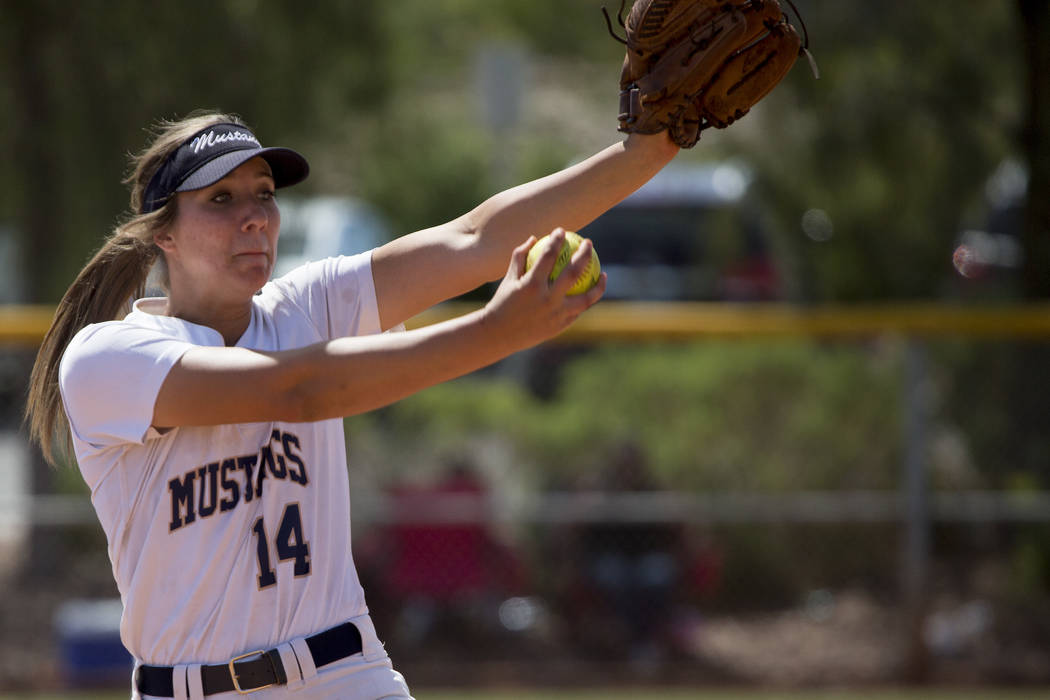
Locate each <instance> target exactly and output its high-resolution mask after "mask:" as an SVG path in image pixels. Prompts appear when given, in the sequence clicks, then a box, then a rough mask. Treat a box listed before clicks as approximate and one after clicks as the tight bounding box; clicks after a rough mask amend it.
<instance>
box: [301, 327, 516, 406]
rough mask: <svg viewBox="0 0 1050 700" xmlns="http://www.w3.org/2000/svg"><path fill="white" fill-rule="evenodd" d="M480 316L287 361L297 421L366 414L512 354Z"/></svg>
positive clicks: (327, 347) (357, 340)
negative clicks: (292, 376) (290, 366)
mask: <svg viewBox="0 0 1050 700" xmlns="http://www.w3.org/2000/svg"><path fill="white" fill-rule="evenodd" d="M521 343H522V341H521V340H520V339H518V341H517V343H515V342H514V339H513V337H512V336H511V337H507V335H506V334H503V333H500V332H499V331H498V330H497V329H496V328H493V327H491V321H490V320H489V319H487V318H486V314H485V311H484V310H479V311H475V312H473V313H470V314H467V315H465V316H462V317H460V318H456V319H452V320H450V321H446V322H443V323H440V324H435V325H432V326H427V327H424V328H419V329H415V330H412V331H408V332H404V333H386V334H381V335H374V336H364V337H354V338H339V339H336V340H332V341H329V342H327V343H324V344H322V345H318V346H313V347H311V348H307V349H305V350H304V351H302V352H301V353H299V354H298V355H295V354H293V356H290V357H288V358H286V360H287V361H290V362H291V363H293V364H294V365H295V366H296V367H295V369H293V370H292V372H294V373H296V374H297V375H298V379H297V381H296V382H295V384H294V387H293V389H292V393H293V400H292V401H291V402H290V403H291V405H293V406H296V407H297V411H298V413H299V415H298V416H297V417H296V419H297V420H301V421H309V420H321V419H326V418H334V417H340V416H350V415H356V414H359V413H364V412H367V411H370V410H374V409H376V408H381V407H383V406H386V405H389V404H391V403H394V402H396V401H398V400H400V399H403V398H405V397H407V396H410V395H412V394H414V393H416V392H418V391H421V390H423V389H426V388H428V387H430V386H433V385H435V384H440V383H441V382H444V381H448V380H450V379H455V378H457V377H460V376H463V375H465V374H469V373H470V372H473V371H475V370H477V369H480V368H482V367H485V366H487V365H490V364H492V363H494V362H496V361H498V360H500V359H502V358H504V357H506V356H507V355H510V354H511V353H512V352H515V351H516V350H519V349H522V347H521Z"/></svg>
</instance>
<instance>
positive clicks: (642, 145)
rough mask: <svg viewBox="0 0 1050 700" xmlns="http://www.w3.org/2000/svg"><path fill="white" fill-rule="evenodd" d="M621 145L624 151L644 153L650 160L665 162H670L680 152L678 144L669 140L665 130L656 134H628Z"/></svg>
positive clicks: (669, 137)
mask: <svg viewBox="0 0 1050 700" xmlns="http://www.w3.org/2000/svg"><path fill="white" fill-rule="evenodd" d="M623 145H624V148H625V149H626V150H629V151H639V152H644V153H646V154H648V155H649V157H651V158H654V159H661V160H663V161H665V162H666V161H670V160H671V159H672V158H674V157H675V156H676V155H678V151H680V150H681V149H680V148H679V146H678V144H676V143H675V142H674V141H672V140H671V136H670V134H669V133H668V132H667V130H666V129H665V130H664V131H661V132H659V133H656V134H638V133H631V134H628V135H627V138H626V139H624V142H623Z"/></svg>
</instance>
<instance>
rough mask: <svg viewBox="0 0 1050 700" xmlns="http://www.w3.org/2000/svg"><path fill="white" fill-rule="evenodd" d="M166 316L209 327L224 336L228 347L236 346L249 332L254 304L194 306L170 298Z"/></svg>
mask: <svg viewBox="0 0 1050 700" xmlns="http://www.w3.org/2000/svg"><path fill="white" fill-rule="evenodd" d="M164 313H165V315H166V316H175V317H176V318H181V319H182V320H184V321H189V322H190V323H196V324H197V325H198V326H207V327H208V328H211V329H213V330H215V331H218V333H219V334H220V335H221V336H222V339H223V342H224V343H225V344H226V346H227V347H229V346H231V345H236V344H237V341H238V340H240V338H241V336H242V335H244V331H246V330H248V323H249V322H250V321H251V318H252V303H251V300H250V299H249V300H248V301H247V302H246V303H244V304H240V305H236V306H220V305H217V304H214V305H210V306H201V305H200V304H194V305H192V306H190V305H185V304H180V303H179V300H178V299H176V298H174V297H168V305H167V308H166V309H165V311H164Z"/></svg>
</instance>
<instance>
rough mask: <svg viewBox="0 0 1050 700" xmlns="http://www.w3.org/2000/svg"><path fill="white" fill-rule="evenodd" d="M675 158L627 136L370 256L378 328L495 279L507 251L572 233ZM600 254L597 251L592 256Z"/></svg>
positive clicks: (656, 144) (668, 146)
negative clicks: (556, 231) (557, 231)
mask: <svg viewBox="0 0 1050 700" xmlns="http://www.w3.org/2000/svg"><path fill="white" fill-rule="evenodd" d="M677 153H678V147H677V146H675V145H674V144H673V143H672V142H671V141H670V139H668V137H667V134H666V133H660V134H655V135H651V136H645V135H639V134H631V135H630V136H629V137H628V138H627V139H626V140H625V141H623V142H622V143H618V144H615V145H613V146H609V147H608V148H606V149H604V150H602V151H601V152H599V153H597V154H596V155H594V156H591V157H590V158H588V159H587V160H584V161H582V162H580V163H577V164H575V165H572V166H570V167H568V168H566V169H564V170H561V171H559V172H556V173H553V174H551V175H548V176H546V177H543V178H540V179H539V180H534V181H532V182H528V183H526V184H524V185H519V186H517V187H513V188H511V189H509V190H506V191H504V192H501V193H499V194H497V195H495V196H493V197H490V198H489V199H487V200H486V201H484V202H483V203H482V204H480V205H479V206H478V207H476V208H475V209H474V210H472V211H470V212H468V213H467V214H465V215H463V216H461V217H459V218H458V219H455V220H453V221H450V222H449V223H447V224H443V225H441V226H436V227H434V228H429V229H424V230H422V231H417V232H415V233H411V234H408V235H406V236H402V237H401V238H398V239H396V240H394V241H391V242H390V243H388V244H386V245H384V246H382V247H381V248H379V249H377V250H376V251H375V252H374V253H373V255H372V275H373V278H374V279H375V285H376V295H377V297H378V299H379V315H380V320H381V322H382V324H383V327H384V328H390V327H393V326H395V325H397V324H398V323H401V322H402V321H404V320H406V319H408V318H410V317H411V316H413V315H415V314H417V313H419V312H421V311H423V310H425V309H427V308H429V307H431V306H433V305H434V304H437V303H439V302H442V301H445V300H446V299H450V298H452V297H454V296H457V295H459V294H463V293H464V292H468V291H470V290H471V289H474V288H476V287H477V286H479V285H481V284H483V283H485V282H489V281H492V280H494V279H498V278H499V276H500V275H501V274H502V272H503V270H505V269H506V261H507V257H508V256H509V255H510V252H511V250H512V249H513V248H514V246H516V245H518V244H519V243H520V242H521V241H523V240H525V239H526V238H527V237H528V236H530V235H535V236H541V235H543V234H545V233H547V232H549V231H550V230H551V229H553V228H555V227H558V226H561V227H564V228H565V229H567V230H578V229H580V228H583V227H584V226H586V225H587V224H588V223H590V222H591V221H593V220H594V219H596V218H597V217H598V216H599V215H601V214H602V213H604V212H605V211H607V210H608V209H610V208H611V207H612V206H613V205H615V204H617V203H619V202H620V201H622V200H623V199H624V198H626V197H627V196H628V195H629V194H631V193H632V192H634V191H635V190H636V189H638V188H639V187H641V186H642V185H643V184H645V183H646V182H648V181H649V180H650V179H651V178H652V177H653V176H654V175H655V174H656V173H657V172H659V171H660V169H661V168H663V167H664V166H665V165H666V164H667V163H669V162H670V161H671V159H672V158H674V156H675V154H677ZM599 252H600V251H599Z"/></svg>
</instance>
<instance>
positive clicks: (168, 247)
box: [153, 229, 175, 253]
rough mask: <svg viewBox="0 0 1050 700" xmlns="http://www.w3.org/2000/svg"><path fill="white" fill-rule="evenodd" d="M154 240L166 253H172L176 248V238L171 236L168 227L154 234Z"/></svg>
mask: <svg viewBox="0 0 1050 700" xmlns="http://www.w3.org/2000/svg"><path fill="white" fill-rule="evenodd" d="M153 242H154V243H155V244H156V245H157V247H158V248H160V249H161V250H163V251H164V252H165V253H170V252H172V251H173V250H174V249H175V239H174V238H172V237H171V233H169V232H168V231H167V229H165V230H164V231H161V232H159V233H155V234H153Z"/></svg>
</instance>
